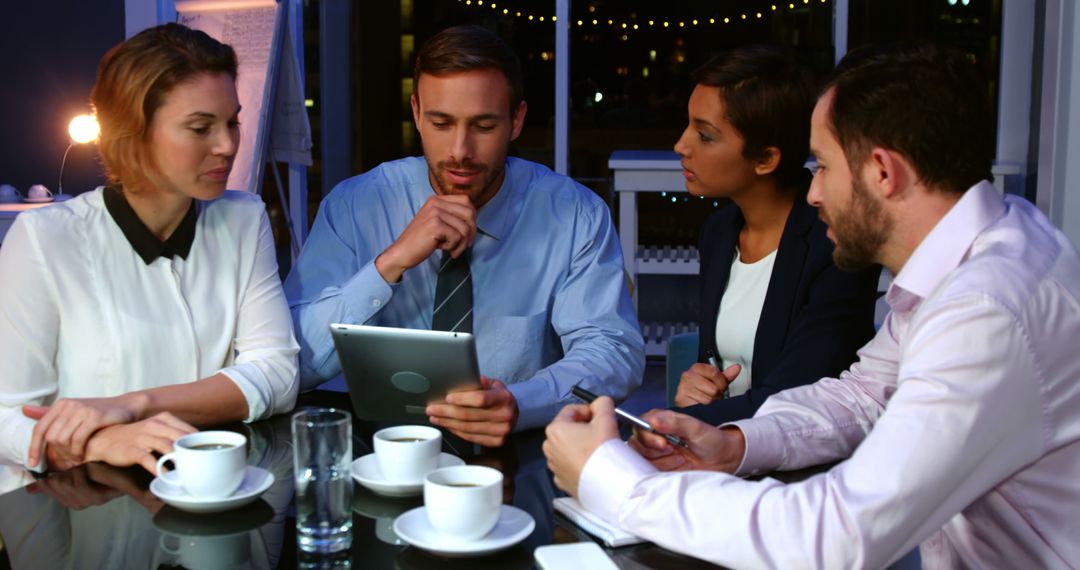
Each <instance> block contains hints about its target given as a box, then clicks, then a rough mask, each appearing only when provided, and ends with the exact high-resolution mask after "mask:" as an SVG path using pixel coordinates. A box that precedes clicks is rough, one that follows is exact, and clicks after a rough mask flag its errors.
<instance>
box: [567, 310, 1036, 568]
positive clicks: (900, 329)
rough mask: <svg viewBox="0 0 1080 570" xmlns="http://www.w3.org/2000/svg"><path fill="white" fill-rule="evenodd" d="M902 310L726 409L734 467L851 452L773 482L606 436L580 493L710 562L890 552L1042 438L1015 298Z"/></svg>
mask: <svg viewBox="0 0 1080 570" xmlns="http://www.w3.org/2000/svg"><path fill="white" fill-rule="evenodd" d="M910 315H911V313H906V314H902V315H899V316H897V315H896V314H895V313H894V315H893V317H892V318H890V321H889V323H888V326H887V327H884V328H883V329H882V330H881V331H880V332H879V334H878V336H877V337H876V338H875V339H874V340H873V341H871V343H870V344H868V345H867V346H866V347H865V348H864V349H863V350H862V351H861V354H860V363H859V365H857V366H855V367H854V368H853V369H852V371H850V372H848V373H845V374H844V375H843V376H842V377H841V378H840V379H825V380H822V381H820V382H818V383H816V384H813V385H810V386H805V387H802V388H797V389H793V390H788V391H785V392H782V393H780V394H777V395H775V396H773V397H772V398H770V399H769V400H768V402H766V404H765V405H764V406H763V407H762V408H761V410H760V411H759V412H758V416H757V417H755V418H754V419H753V420H749V421H743V422H738V424H737V425H738V426H739V427H740V428H741V429H743V430H744V433H745V435H746V440H747V453H746V457H745V458H744V462H743V466H742V467H741V468H740V472H741V473H761V472H766V471H770V470H774V469H795V468H799V467H805V466H807V465H814V464H819V463H822V462H827V461H832V460H835V459H839V458H843V457H845V456H847V455H851V457H850V459H849V460H847V461H844V462H843V463H840V464H839V465H837V466H836V467H834V468H833V469H831V470H829V471H828V472H826V473H821V474H819V475H816V476H813V477H811V478H809V479H807V480H804V481H802V482H799V483H795V484H790V485H785V484H783V483H780V482H779V481H776V480H774V479H769V478H766V479H764V480H761V481H746V480H742V479H740V478H737V477H734V476H731V475H726V474H718V473H710V472H672V473H656V472H652V471H649V470H648V469H645V468H644V466H642V463H643V462H644V460H642V459H641V458H640V457H636V456H635V454H634V453H633V452H632V451H631V450H629V449H627V448H625V446H620V445H616V444H613V443H611V442H609V443H607V444H605V445H604V446H603V447H601V448H600V450H598V452H597V453H596V454H595V455H594V456H593V457H592V458H590V460H589V461H588V463H587V464H586V466H585V470H584V473H583V474H582V478H581V485H580V499H581V502H582V504H583V505H585V507H586V508H588V509H589V510H591V511H593V512H596V513H598V514H600V515H601V516H605V517H606V518H608V520H611V521H612V522H615V523H616V524H618V525H619V526H621V527H622V528H624V529H625V530H627V531H628V532H632V533H634V534H637V535H639V536H641V537H643V538H646V539H649V540H652V541H653V542H656V543H657V544H660V545H661V546H664V547H666V548H669V549H672V550H675V551H678V552H682V553H685V554H688V555H691V556H694V557H697V558H703V559H705V560H708V561H711V562H714V563H717V564H721V565H724V566H731V567H736V568H746V567H754V568H760V567H782V568H786V567H819V568H864V567H870V568H874V567H883V566H885V565H887V564H889V563H890V562H891V561H894V560H896V559H897V558H899V557H900V556H902V555H904V554H905V553H907V552H908V551H910V550H911V549H912V548H913V547H915V546H916V545H918V544H919V543H920V542H921V541H922V540H924V539H926V538H927V537H929V536H930V535H931V534H933V533H934V532H935V531H937V530H938V529H939V528H941V527H942V526H943V525H945V524H946V523H947V522H948V521H949V519H950V518H952V517H954V516H955V515H957V514H958V513H960V512H961V511H962V510H963V509H964V508H965V507H966V506H968V505H969V504H971V503H972V502H974V501H975V500H976V499H978V498H980V497H981V496H983V495H985V494H987V493H990V492H994V490H995V487H996V486H997V485H998V484H999V483H1000V482H1001V481H1003V480H1005V479H1006V478H1008V477H1009V476H1010V475H1011V474H1012V473H1014V472H1016V471H1018V470H1019V469H1021V468H1023V467H1024V466H1025V465H1027V464H1028V463H1031V462H1032V461H1034V460H1036V459H1037V458H1038V457H1039V456H1040V455H1041V454H1042V453H1043V452H1044V439H1043V436H1042V428H1043V425H1042V422H1041V421H1040V413H1041V410H1040V396H1039V383H1038V382H1037V378H1038V374H1039V371H1038V369H1037V367H1036V366H1035V363H1034V359H1033V354H1032V351H1031V350H1030V349H1029V345H1028V343H1027V340H1026V334H1025V331H1024V329H1023V328H1022V327H1020V326H1019V322H1018V320H1017V319H1016V318H1015V316H1014V315H1013V313H1012V312H1011V311H1010V310H1008V309H1007V308H1006V307H1003V306H1002V305H1000V304H999V303H998V302H996V301H995V300H994V299H992V298H989V297H986V296H973V295H965V296H960V297H955V298H942V299H937V300H936V303H935V304H934V306H924V307H922V308H921V309H920V310H919V312H918V314H917V315H916V318H914V319H912V320H910V321H908V320H907V317H908V316H910ZM901 338H902V339H903V343H902V344H901V343H900V342H899V339H901ZM987 346H994V347H1000V349H995V350H991V351H988V350H986V347H987ZM898 355H899V356H900V357H902V361H903V366H900V367H899V369H897V362H898V359H897V356H898ZM897 379H898V380H897ZM886 402H888V409H887V410H886V408H885V403H886ZM871 425H873V431H870V426H871ZM635 457H636V459H635ZM924 562H925V560H924Z"/></svg>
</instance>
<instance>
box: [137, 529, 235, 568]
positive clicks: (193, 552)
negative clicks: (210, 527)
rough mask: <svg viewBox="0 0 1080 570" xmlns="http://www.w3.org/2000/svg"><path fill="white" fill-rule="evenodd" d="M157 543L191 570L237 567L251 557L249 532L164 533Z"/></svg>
mask: <svg viewBox="0 0 1080 570" xmlns="http://www.w3.org/2000/svg"><path fill="white" fill-rule="evenodd" d="M170 541H175V542H176V546H172V545H171V544H169V542H170ZM158 542H159V544H160V545H161V549H162V550H164V551H165V552H167V553H169V554H171V555H173V556H176V557H177V558H179V562H180V564H181V565H182V566H183V567H184V568H191V569H192V570H195V569H199V570H202V569H206V570H214V569H218V568H221V569H226V568H238V567H240V566H242V565H243V564H244V563H245V562H247V561H248V560H250V559H251V533H250V532H240V533H236V534H225V535H208V536H200V535H174V534H172V533H164V534H162V535H161V538H160V539H159V541H158Z"/></svg>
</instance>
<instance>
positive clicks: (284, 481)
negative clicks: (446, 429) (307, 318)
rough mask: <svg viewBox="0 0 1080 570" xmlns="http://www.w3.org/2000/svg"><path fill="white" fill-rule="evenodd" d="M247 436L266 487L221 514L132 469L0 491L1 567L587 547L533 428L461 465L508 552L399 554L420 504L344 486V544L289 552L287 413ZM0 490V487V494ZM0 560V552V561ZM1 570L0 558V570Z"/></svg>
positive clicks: (347, 561)
mask: <svg viewBox="0 0 1080 570" xmlns="http://www.w3.org/2000/svg"><path fill="white" fill-rule="evenodd" d="M304 405H335V406H337V407H342V408H348V407H350V406H349V404H348V397H347V395H345V394H337V393H328V392H314V393H311V394H305V395H303V396H302V397H301V402H300V406H304ZM231 428H232V429H235V430H236V431H240V432H241V433H244V434H245V435H247V436H248V462H249V463H250V464H251V465H257V466H259V467H262V468H263V469H266V470H268V471H270V472H271V473H273V475H274V477H275V479H276V480H275V482H274V484H273V486H272V487H271V488H270V489H269V490H268V491H267V492H266V493H265V494H263V495H262V497H261V498H260V499H259V500H258V501H256V502H255V503H253V504H251V505H248V506H246V507H243V508H241V509H236V510H232V511H227V512H223V513H214V514H191V513H185V512H182V511H179V510H177V509H175V508H173V507H170V506H167V505H165V504H163V503H162V502H161V501H160V500H158V499H157V497H155V496H154V495H153V494H151V493H150V491H149V490H148V487H149V484H150V481H151V477H150V475H149V474H147V473H145V472H144V471H142V470H139V469H117V468H114V467H110V466H107V465H103V464H87V465H83V466H80V467H78V468H76V469H72V470H70V471H65V472H62V473H52V474H50V475H49V476H48V477H45V478H42V479H39V480H36V481H34V480H33V479H32V478H28V479H27V480H28V481H33V482H32V483H30V484H29V485H27V486H25V487H20V488H17V489H14V490H11V491H8V492H6V493H3V494H0V537H3V540H4V544H5V545H6V549H7V550H6V554H7V555H8V557H9V559H10V562H11V567H12V568H15V569H21V568H174V567H183V568H349V567H353V568H375V569H377V568H403V569H404V568H439V569H440V570H452V569H454V568H470V569H471V568H480V569H483V568H492V569H494V568H498V569H510V570H512V569H515V568H533V567H534V562H533V557H532V552H533V550H534V549H535V548H536V547H538V546H542V545H545V544H552V543H563V542H579V541H582V540H590V538H589V537H588V535H586V534H584V533H583V532H582V531H580V530H579V529H578V528H577V527H575V526H574V525H573V524H572V523H570V522H568V521H566V520H564V519H562V518H561V517H557V516H556V515H554V513H553V510H552V506H551V504H552V500H553V499H554V498H555V497H556V496H557V494H556V493H557V490H556V489H555V487H554V485H553V484H552V481H551V475H550V473H549V472H548V470H547V465H546V462H545V460H544V457H543V454H542V453H541V451H540V445H541V444H542V442H543V431H542V430H531V431H528V432H524V433H520V434H516V435H515V436H514V437H513V438H512V439H511V441H510V443H509V444H508V445H507V446H505V447H504V448H502V449H499V450H485V452H484V453H482V454H480V455H477V456H474V457H467V458H466V461H467V462H468V463H471V464H484V465H488V466H491V467H495V468H497V469H499V470H501V471H502V472H503V473H504V475H505V484H506V490H505V494H504V500H505V502H506V503H507V504H512V505H514V506H516V507H518V508H520V509H522V510H524V511H526V512H528V513H529V514H530V515H532V517H533V518H534V519H535V520H536V530H535V531H533V533H532V534H531V535H530V536H529V537H528V538H527V539H525V541H524V542H522V543H520V544H518V545H517V546H515V547H513V548H510V549H508V550H504V551H501V552H498V553H495V554H492V555H488V556H483V557H478V558H460V559H447V558H441V557H437V556H434V555H431V554H428V553H426V552H424V551H422V550H419V549H417V548H414V547H410V546H408V545H407V544H405V543H404V542H403V541H401V540H400V539H399V538H398V537H397V536H396V535H395V534H394V531H393V521H394V519H395V518H396V517H397V516H398V515H400V514H402V513H404V512H406V511H408V510H410V509H413V508H416V507H419V506H421V505H422V504H423V499H422V497H420V496H416V497H404V498H392V497H383V496H380V495H376V494H374V493H372V492H370V491H369V490H367V489H365V488H363V487H361V486H359V485H356V486H355V487H354V492H353V545H352V548H351V549H350V550H349V551H346V552H344V553H340V554H338V555H332V556H322V555H309V554H306V553H298V552H297V549H296V531H295V519H294V514H295V513H294V506H293V493H294V488H293V473H292V470H293V465H292V442H291V435H290V431H289V429H290V428H289V416H288V415H283V416H278V417H275V418H271V419H269V420H266V421H262V422H257V423H254V424H250V425H236V426H231ZM375 429H376V426H372V425H369V424H367V423H365V422H356V423H355V425H354V430H353V432H354V442H353V449H354V457H356V458H359V457H361V456H363V455H366V454H367V453H370V452H371V445H370V444H371V435H372V433H373V432H374V431H375ZM0 492H3V490H0ZM608 553H609V554H610V555H611V556H612V558H613V559H614V560H615V562H616V564H617V565H618V566H619V567H620V568H634V569H637V568H680V569H682V568H709V567H711V566H710V565H708V564H706V563H703V562H700V561H697V560H694V559H691V558H687V557H684V556H681V555H678V554H675V553H672V552H669V551H666V550H663V549H661V548H659V547H657V546H654V545H648V544H646V545H638V546H631V547H625V548H620V549H614V550H608ZM0 559H2V555H0ZM2 566H3V563H2V561H0V567H2Z"/></svg>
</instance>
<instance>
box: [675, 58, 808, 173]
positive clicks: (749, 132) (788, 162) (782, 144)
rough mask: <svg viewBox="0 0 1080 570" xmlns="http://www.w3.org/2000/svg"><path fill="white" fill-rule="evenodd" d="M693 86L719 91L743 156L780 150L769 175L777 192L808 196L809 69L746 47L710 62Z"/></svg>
mask: <svg viewBox="0 0 1080 570" xmlns="http://www.w3.org/2000/svg"><path fill="white" fill-rule="evenodd" d="M691 79H692V80H693V82H694V84H695V85H705V86H708V87H718V88H720V98H721V99H722V100H723V102H724V108H725V110H726V112H727V117H726V118H727V120H728V121H729V122H731V124H732V126H734V127H735V128H736V129H737V130H738V131H739V134H741V135H742V137H743V140H744V141H745V145H744V147H743V156H744V157H746V158H750V159H756V158H759V157H761V155H762V153H763V152H764V151H765V149H766V148H769V147H776V148H778V149H780V165H779V166H778V167H777V168H776V171H775V172H774V173H773V176H775V178H776V180H777V181H778V182H779V183H780V186H782V187H785V188H795V189H798V190H800V191H804V190H806V188H807V187H808V183H809V173H808V172H807V170H806V168H804V165H805V164H806V158H807V156H808V155H809V154H810V114H811V112H812V111H813V109H814V94H815V92H816V85H817V84H816V82H815V79H814V73H813V71H812V70H811V69H810V67H809V66H808V65H806V64H805V63H804V62H802V61H800V60H799V58H798V57H797V56H796V55H795V54H794V53H793V52H792V51H791V50H788V49H785V48H782V47H779V46H764V45H759V46H747V47H743V48H739V49H735V50H731V51H728V52H725V53H722V54H720V55H717V56H716V57H714V58H712V59H711V60H709V61H708V62H707V63H705V65H702V66H701V67H699V68H698V69H697V70H696V71H694V73H693V74H692V75H691Z"/></svg>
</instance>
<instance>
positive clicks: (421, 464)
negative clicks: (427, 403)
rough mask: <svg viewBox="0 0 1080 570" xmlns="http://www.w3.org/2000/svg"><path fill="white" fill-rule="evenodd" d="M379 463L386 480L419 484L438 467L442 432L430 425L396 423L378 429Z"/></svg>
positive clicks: (374, 438)
mask: <svg viewBox="0 0 1080 570" xmlns="http://www.w3.org/2000/svg"><path fill="white" fill-rule="evenodd" d="M372 441H373V442H374V445H373V447H374V448H375V459H376V463H378V464H379V470H380V471H382V476H383V479H385V480H386V481H389V482H393V483H401V484H405V485H419V484H421V483H423V482H424V476H425V475H427V474H428V473H430V472H431V471H434V470H435V468H437V467H438V466H439V454H440V452H441V451H442V433H441V432H439V430H437V429H435V428H433V427H428V426H396V427H389V428H386V429H381V430H379V431H377V432H375V436H374V437H373V438H372Z"/></svg>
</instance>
